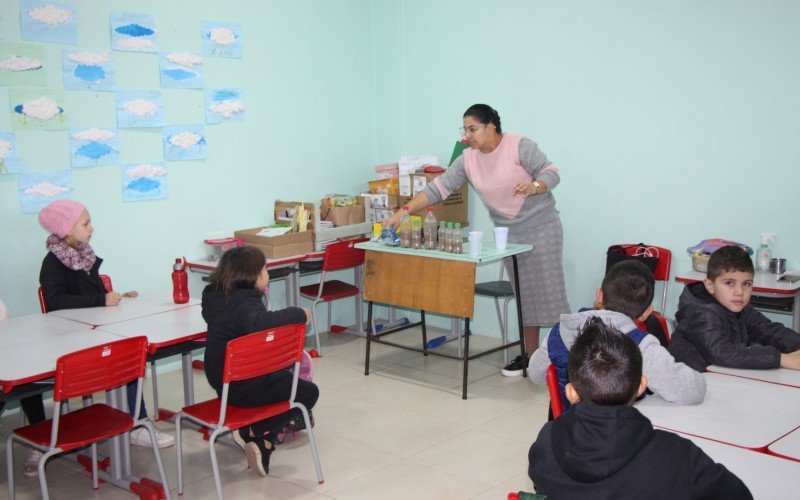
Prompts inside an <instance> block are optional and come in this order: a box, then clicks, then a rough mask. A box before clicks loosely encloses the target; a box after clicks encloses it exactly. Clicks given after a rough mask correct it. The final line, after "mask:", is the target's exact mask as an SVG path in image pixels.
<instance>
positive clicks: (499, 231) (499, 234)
mask: <svg viewBox="0 0 800 500" xmlns="http://www.w3.org/2000/svg"><path fill="white" fill-rule="evenodd" d="M507 245H508V228H507V227H496V228H494V247H495V248H496V249H498V250H505V249H506V246H507Z"/></svg>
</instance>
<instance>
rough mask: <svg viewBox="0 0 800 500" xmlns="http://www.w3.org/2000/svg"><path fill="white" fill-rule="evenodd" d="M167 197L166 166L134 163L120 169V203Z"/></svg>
mask: <svg viewBox="0 0 800 500" xmlns="http://www.w3.org/2000/svg"><path fill="white" fill-rule="evenodd" d="M166 197H167V164H166V163H164V162H160V163H136V164H133V165H125V166H123V167H122V201H144V200H156V199H159V198H166Z"/></svg>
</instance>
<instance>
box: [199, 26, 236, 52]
mask: <svg viewBox="0 0 800 500" xmlns="http://www.w3.org/2000/svg"><path fill="white" fill-rule="evenodd" d="M200 38H201V42H202V44H203V55H204V56H213V57H230V58H233V59H241V58H242V47H243V40H242V25H241V24H235V23H218V22H214V21H203V22H202V24H201V27H200Z"/></svg>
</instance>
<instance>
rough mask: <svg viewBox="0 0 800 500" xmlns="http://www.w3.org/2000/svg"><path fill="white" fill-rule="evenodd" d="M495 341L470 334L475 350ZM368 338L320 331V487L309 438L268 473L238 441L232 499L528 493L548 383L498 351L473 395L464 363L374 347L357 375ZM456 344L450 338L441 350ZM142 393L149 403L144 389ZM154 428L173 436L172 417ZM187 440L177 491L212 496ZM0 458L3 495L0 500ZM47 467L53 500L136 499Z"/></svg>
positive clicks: (226, 464)
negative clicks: (250, 464) (465, 388)
mask: <svg viewBox="0 0 800 500" xmlns="http://www.w3.org/2000/svg"><path fill="white" fill-rule="evenodd" d="M324 337H327V335H325V336H324ZM396 338H397V339H398V340H399V339H401V338H402V339H404V340H403V341H408V342H413V343H418V342H419V339H420V336H419V334H418V333H415V331H414V330H410V331H408V332H405V333H402V334H398V336H397V337H396ZM497 342H498V340H496V339H489V338H486V337H480V336H478V335H474V336H473V337H472V338H471V344H472V346H473V347H474V348H480V347H483V346H487V345H494V344H496V343H497ZM364 344H365V342H364V340H363V339H360V338H356V337H351V336H346V335H344V336H331V337H330V338H325V342H324V344H323V357H322V358H320V359H317V360H315V365H314V382H315V383H317V384H318V385H319V387H320V399H319V402H318V403H317V406H316V408H314V416H315V420H316V428H315V429H314V435H315V437H316V439H317V447H318V449H319V454H320V461H321V463H322V470H323V474H324V475H325V483H324V484H317V480H316V475H315V474H314V468H313V462H312V459H311V453H310V451H309V448H308V446H307V438H306V436H305V433H301V435H298V437H297V438H295V439H293V440H292V439H291V438H289V439H287V441H286V443H285V444H283V445H281V446H279V447H278V449H277V451H276V452H275V454H274V455H273V457H272V462H271V466H270V474H269V476H268V477H266V478H262V477H260V476H259V475H257V474H256V473H255V472H253V471H249V470H247V464H246V461H245V458H244V454H243V453H242V451H241V450H240V449H239V448H236V447H233V446H226V445H224V444H223V445H220V446H218V457H219V460H220V468H221V469H222V481H223V488H224V492H225V494H226V496H227V497H228V498H242V497H243V496H246V497H248V498H249V497H250V496H251V495H252V496H255V495H257V496H259V497H263V498H280V499H292V498H333V499H358V498H364V499H373V498H382V499H394V498H414V499H415V500H417V499H425V498H431V499H442V498H448V499H449V498H480V499H504V498H506V494H507V493H508V492H509V491H517V490H526V491H533V490H532V488H533V486H532V484H531V481H530V479H528V477H527V455H528V448H529V447H530V445H531V443H532V442H533V440H534V439H535V438H536V435H537V434H538V432H539V429H540V428H541V427H542V425H543V424H544V422H545V421H546V419H547V404H548V397H547V392H546V390H545V389H543V388H541V387H537V386H535V385H533V384H531V383H530V382H528V381H527V380H526V379H522V378H521V377H518V378H505V377H502V376H501V375H500V366H501V365H502V361H503V358H502V354H500V353H495V354H493V355H490V356H487V357H485V358H481V359H479V360H475V361H472V362H471V363H470V368H469V380H470V383H469V399H468V400H466V401H464V400H462V399H461V373H462V372H461V363H460V362H458V361H454V360H450V359H444V358H439V357H434V356H428V357H423V356H422V355H421V354H417V353H414V352H409V351H402V350H399V349H395V348H391V347H386V346H375V347H373V352H372V364H371V374H370V375H369V376H364V353H365V350H364ZM454 348H455V346H454V345H452V343H451V344H447V345H445V346H443V347H442V349H448V350H452V349H454ZM514 353H515V354H516V351H514ZM148 389H149V387H148ZM195 393H196V398H197V400H198V401H200V400H203V399H206V398H210V397H212V396H213V392H212V391H211V389H210V387H208V384H207V383H206V381H205V377H204V375H203V374H202V373H200V372H197V371H195ZM159 395H160V400H161V404H162V405H163V406H165V407H167V408H177V407H178V406H179V405H180V404H181V403H182V401H183V393H182V385H181V377H180V372H178V371H175V372H171V373H167V374H164V375H163V376H162V375H159ZM145 400H146V401H147V403H148V405H149V406H152V398H151V395H150V393H149V391H147V392H146V395H145ZM18 424H19V416H18V415H6V416H5V417H4V418H3V419H2V421H1V422H0V439H1V440H2V441H0V443H2V444H0V453H1V454H0V456H2V457H5V440H6V437H7V436H8V433H9V429H10V428H12V427H13V426H15V425H18ZM158 426H159V427H160V428H161V429H162V430H164V431H166V432H170V433H174V427H173V426H172V424H169V423H166V422H159V423H158ZM184 442H185V448H184V455H185V469H184V470H185V480H186V486H185V493H184V497H183V498H187V499H189V498H192V499H194V498H199V499H206V498H208V499H210V498H216V493H215V489H214V479H213V477H212V476H211V463H210V461H209V457H208V447H207V442H205V441H203V439H202V437H201V435H200V434H199V433H197V432H194V431H191V430H185V431H184ZM24 454H25V451H24V450H23V449H22V448H21V447H17V450H16V452H15V462H16V464H18V467H17V474H16V478H17V479H16V481H17V488H18V490H17V498H20V499H27V498H39V486H38V481H37V479H36V478H26V477H24V476H23V475H22V473H21V461H22V459H23V458H24ZM132 454H133V472H134V474H138V475H145V476H148V477H150V478H153V479H157V478H158V474H157V472H156V471H155V465H154V463H153V458H152V452H151V451H150V450H149V449H142V448H134V449H133V451H132ZM162 458H163V459H164V463H165V467H166V472H167V479H168V481H169V485H170V487H171V489H172V491H173V494H175V493H176V490H177V479H176V470H175V448H174V447H172V448H167V449H165V450H162ZM2 462H3V467H2V470H0V498H5V497H6V496H7V486H6V467H5V460H3V461H2ZM47 470H48V482H49V485H50V493H51V496H52V497H53V498H56V499H58V498H135V497H134V496H133V495H132V494H131V493H128V492H124V491H122V490H119V489H117V488H114V487H112V486H109V485H103V484H101V485H100V489H99V490H98V491H96V492H95V491H92V489H91V478H90V476H89V475H88V474H86V473H84V472H83V471H82V470H80V469H79V468H78V467H77V466H76V465H75V464H73V463H72V462H67V461H66V460H52V461H51V462H50V463H49V465H48V466H47ZM176 497H177V495H176Z"/></svg>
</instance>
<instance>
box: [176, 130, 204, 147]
mask: <svg viewBox="0 0 800 500" xmlns="http://www.w3.org/2000/svg"><path fill="white" fill-rule="evenodd" d="M200 139H202V137H200V136H199V135H197V134H193V133H191V132H181V133H179V134H175V135H173V136H170V138H169V143H170V144H172V145H173V146H177V147H179V148H182V149H189V148H190V147H192V146H194V145H195V144H197V143H198V142H200Z"/></svg>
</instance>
